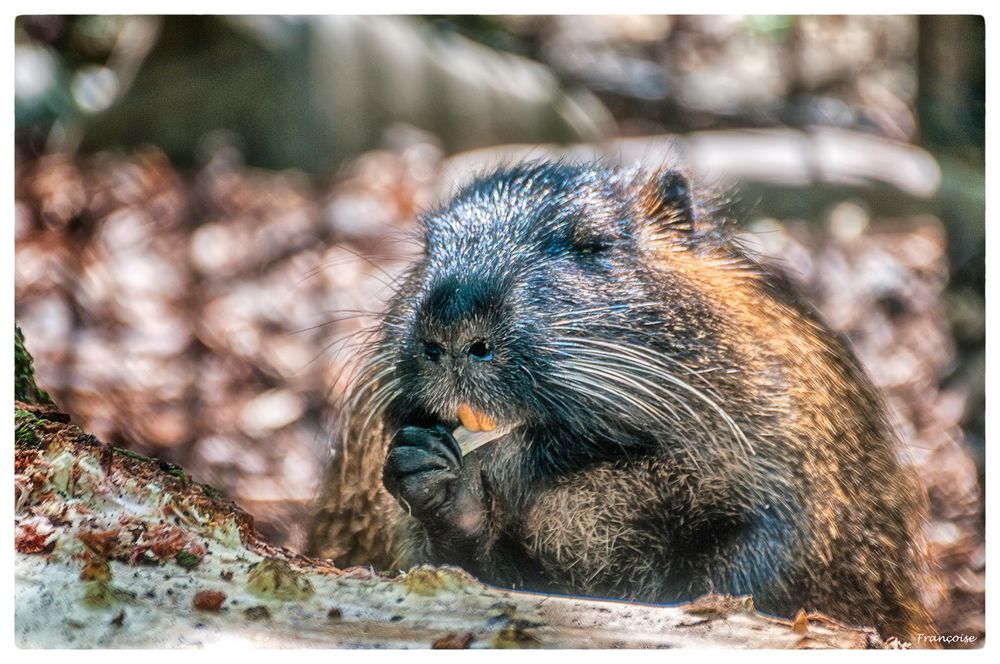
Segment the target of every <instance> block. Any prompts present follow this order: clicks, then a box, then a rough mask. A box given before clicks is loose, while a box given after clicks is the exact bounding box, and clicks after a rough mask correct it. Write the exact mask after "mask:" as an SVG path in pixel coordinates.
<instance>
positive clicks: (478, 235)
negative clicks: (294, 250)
mask: <svg viewBox="0 0 1000 664" xmlns="http://www.w3.org/2000/svg"><path fill="white" fill-rule="evenodd" d="M422 223H423V226H424V232H425V246H426V253H425V255H424V257H423V258H422V259H421V260H420V261H418V262H417V263H416V264H415V265H414V266H413V267H412V268H411V270H410V271H409V272H408V273H407V275H406V277H405V278H404V280H403V281H402V282H401V284H400V287H399V292H398V294H397V296H396V297H395V298H394V299H393V300H392V301H391V302H390V304H389V307H388V311H387V316H386V318H385V319H384V321H383V323H382V326H381V329H380V330H379V331H378V336H377V337H376V340H375V342H374V344H373V346H372V348H371V349H370V352H369V355H368V362H367V364H366V367H365V369H364V371H363V372H362V375H361V376H360V378H359V380H358V381H357V384H356V386H355V391H354V393H353V395H352V397H351V399H350V401H349V403H348V408H347V409H346V414H347V417H346V418H345V422H344V425H343V428H342V429H341V431H342V432H343V433H342V440H343V442H342V447H341V451H340V453H339V455H338V456H337V458H336V460H335V469H334V471H333V475H332V476H331V480H330V482H328V483H327V488H326V490H327V496H326V498H325V499H324V502H325V505H326V508H325V509H326V510H327V514H326V515H325V516H326V518H324V519H320V522H321V523H325V524H326V529H324V530H321V531H314V532H313V533H312V537H311V540H312V548H313V550H314V552H319V551H320V544H321V543H325V544H328V545H331V544H332V547H333V548H332V549H330V548H326V549H323V551H324V552H326V553H333V554H335V555H337V556H338V561H339V562H341V563H362V562H373V563H374V564H377V565H379V566H388V565H396V566H404V567H405V566H408V565H411V564H415V563H420V562H433V563H452V564H458V565H462V566H464V567H466V568H467V569H469V570H470V571H472V572H474V573H475V574H477V575H479V576H480V577H481V578H483V579H484V580H486V581H488V582H492V583H495V584H500V585H507V586H511V587H526V588H533V589H539V590H552V591H558V592H564V593H573V594H586V595H598V596H608V597H619V598H628V599H637V600H645V601H656V602H675V601H681V600H687V599H692V598H694V597H697V596H699V595H701V594H704V593H706V592H710V591H714V592H721V593H732V594H752V595H753V596H754V600H755V603H756V605H757V606H758V608H760V609H761V610H764V611H767V612H771V613H774V614H778V615H785V616H791V615H792V614H794V613H795V612H796V611H797V610H798V609H799V608H805V609H807V610H820V611H824V612H826V613H829V614H832V615H833V616H835V617H838V618H841V619H843V620H845V621H848V622H851V623H858V624H870V625H874V626H876V627H877V628H878V629H879V630H880V631H881V632H882V633H883V634H885V635H896V636H900V637H904V638H912V637H914V636H915V635H916V634H917V633H920V632H923V633H932V631H931V625H930V621H929V618H928V616H927V613H926V611H925V610H924V608H923V606H922V605H921V602H920V599H919V595H920V588H921V575H922V574H924V573H926V563H925V561H924V559H923V557H922V554H921V547H920V545H919V543H918V541H917V533H918V532H919V530H920V527H921V523H920V514H921V504H920V499H919V496H920V491H919V489H918V487H917V485H916V484H915V483H914V480H913V478H911V477H910V476H909V475H908V474H907V473H906V472H904V471H903V470H902V469H901V467H900V466H899V464H898V462H897V459H896V454H897V447H898V445H897V441H896V436H895V434H894V432H893V430H892V427H891V425H890V423H889V421H888V419H887V416H886V411H885V407H884V406H883V404H882V401H881V399H880V397H879V395H878V393H877V392H876V390H875V388H874V387H873V386H872V384H871V382H870V381H869V380H868V378H867V377H866V376H865V374H864V371H863V370H862V369H861V368H860V367H859V365H858V363H857V361H856V359H855V358H854V356H853V355H852V353H851V352H850V351H849V350H848V348H847V346H846V345H845V344H844V343H843V342H842V340H841V339H839V338H838V337H837V336H836V335H835V334H834V333H832V332H831V331H830V330H829V329H827V328H826V327H825V326H824V325H823V324H822V323H821V322H820V321H819V319H818V318H817V316H816V315H815V314H814V313H813V312H812V311H811V310H810V309H809V308H808V307H806V306H805V305H803V304H802V303H800V302H799V301H798V300H797V298H796V296H795V294H794V292H793V291H792V290H791V289H789V288H788V287H787V286H786V285H785V284H784V283H783V282H781V280H780V279H778V278H777V277H775V276H774V275H771V274H769V273H767V272H766V271H765V270H764V269H763V268H761V267H760V266H759V265H757V264H756V263H755V262H754V261H753V260H752V259H751V258H750V257H749V256H747V255H746V253H745V252H744V251H743V250H742V249H741V248H740V247H739V246H738V245H737V244H736V243H735V242H734V241H733V240H732V239H731V238H730V236H729V234H728V233H727V229H726V225H725V224H724V223H723V221H722V213H721V212H720V210H719V209H717V208H716V206H715V203H714V199H713V198H712V197H711V196H709V195H706V194H703V193H700V192H698V191H696V190H693V189H692V188H691V185H690V184H689V179H688V178H686V177H684V176H683V175H682V174H681V173H679V172H678V171H675V170H669V169H665V170H662V171H660V172H658V173H655V174H650V173H646V172H644V171H641V170H639V169H634V170H630V171H621V170H612V169H605V168H603V167H601V166H599V165H594V164H582V165H574V164H566V163H548V162H546V163H530V164H524V165H520V166H515V167H512V168H508V169H502V170H498V171H496V172H493V173H489V174H485V175H483V176H482V177H480V178H478V179H476V180H475V181H474V182H473V183H472V184H470V185H468V186H467V187H465V188H464V189H463V190H462V191H461V192H459V194H458V195H457V196H456V197H455V198H453V199H452V200H451V201H450V202H448V203H447V204H446V205H444V206H443V207H441V208H440V209H438V210H435V211H432V212H430V213H429V214H427V215H425V216H424V217H423V219H422ZM429 338H431V339H436V340H438V341H439V342H440V345H441V347H442V348H445V349H447V350H448V351H449V352H452V353H458V350H457V349H461V348H462V343H464V342H465V340H468V339H474V338H489V339H490V340H493V342H494V343H493V347H494V357H493V359H492V361H490V362H487V363H464V364H463V363H461V362H460V361H459V360H458V359H454V361H453V362H454V363H453V364H450V365H448V366H447V367H443V366H438V364H437V363H430V362H428V361H427V356H426V354H425V346H426V341H427V339H429ZM435 343H437V342H435ZM459 356H460V354H455V355H454V357H455V358H458V357H459ZM448 357H449V358H451V356H450V355H449V356H448ZM449 361H452V360H451V359H449ZM466 402H467V403H471V404H472V405H473V406H475V407H476V408H478V409H481V410H484V411H486V412H488V413H490V414H491V415H492V416H493V417H495V418H496V419H497V420H498V421H499V422H500V423H501V425H503V424H504V423H510V424H512V423H517V424H518V426H517V427H516V428H515V429H514V430H513V431H512V432H511V433H510V434H509V435H507V436H506V437H505V438H503V439H501V440H499V441H496V442H494V443H491V444H489V445H487V446H485V447H483V448H481V449H480V450H478V451H477V452H475V453H473V454H471V455H469V457H467V458H466V459H465V460H464V462H463V463H462V464H461V467H457V468H453V469H451V470H442V471H435V472H439V473H448V472H452V471H453V475H454V476H455V478H457V479H452V478H451V476H448V479H447V481H445V480H441V482H444V483H443V484H442V487H444V488H441V490H440V492H439V493H440V496H438V498H436V499H435V500H438V501H439V502H440V501H441V500H443V501H445V502H444V503H442V505H437V503H434V505H433V507H434V509H435V510H436V511H434V510H430V509H429V508H428V510H425V511H424V512H420V510H419V509H418V510H417V513H416V518H415V517H414V516H413V515H414V509H413V508H414V505H411V504H410V503H409V502H407V499H406V498H407V497H410V496H413V497H412V502H414V503H416V502H419V500H420V497H419V496H415V494H414V491H417V492H419V491H418V490H419V487H416V488H414V486H413V485H412V482H414V481H417V480H419V479H422V478H424V477H427V478H431V477H433V475H420V474H413V475H411V476H409V477H408V478H407V477H403V475H406V473H403V472H401V471H399V470H398V469H399V468H404V469H405V468H409V467H410V466H406V464H407V463H409V464H411V466H412V465H413V464H418V463H424V462H425V460H426V459H429V458H435V459H436V458H437V457H435V456H434V454H438V453H437V452H434V451H433V449H431V448H433V447H434V445H436V444H438V443H433V441H431V442H428V443H427V446H429V447H427V448H426V449H425V448H424V447H422V445H424V444H423V443H421V440H422V439H421V438H420V433H419V432H420V431H421V430H423V431H431V430H432V429H431V427H433V426H435V425H443V428H449V427H450V428H454V425H455V424H456V422H455V416H454V413H455V410H456V408H457V406H458V404H460V403H466ZM406 427H412V429H407V431H411V434H412V440H411V441H410V442H405V441H404V442H403V443H400V440H399V439H400V436H401V434H400V433H399V432H400V431H402V430H404V429H406ZM383 432H386V433H383ZM427 440H428V441H430V438H428V439H427ZM414 441H415V442H414ZM439 442H440V441H439ZM400 445H404V447H405V446H409V447H405V449H404V448H401V447H400ZM434 449H439V448H434ZM440 449H445V448H443V447H441V448H440ZM428 450H430V451H428ZM387 452H388V453H389V456H390V459H389V461H390V462H391V461H392V459H393V458H395V457H393V455H394V454H395V455H396V456H397V457H399V459H401V460H397V462H394V463H395V464H396V465H392V463H390V464H389V465H387V469H388V468H389V467H390V466H392V468H393V469H394V470H392V472H393V473H397V474H399V475H400V478H399V481H398V482H396V481H395V480H392V478H387V482H388V483H389V484H390V486H391V487H392V488H393V492H394V493H395V494H396V495H397V496H399V497H400V500H399V501H396V500H393V498H392V496H390V495H388V494H387V493H386V492H385V491H384V490H383V489H382V488H381V487H380V482H379V481H378V480H379V472H380V470H381V468H382V463H383V460H385V459H386V454H387ZM404 453H405V454H404ZM440 454H444V453H440ZM440 454H439V456H440ZM401 455H402V456H401ZM420 455H423V456H420ZM418 457H419V458H418ZM415 459H416V460H415ZM421 460H424V461H421ZM400 464H402V465H400ZM443 465H447V464H443ZM413 467H416V466H413ZM387 472H389V471H388V470H387ZM390 480H392V481H390ZM403 480H406V481H410V482H411V485H408V486H409V487H410V488H406V487H405V486H402V485H401V484H400V482H402V481H403ZM437 481H438V480H435V482H437ZM393 482H395V483H393ZM428 486H429V484H428ZM455 487H461V488H462V491H463V492H464V493H463V494H462V495H463V496H464V498H462V499H461V500H460V501H459V500H456V499H454V496H455V493H454V492H455ZM428 490H429V491H430V489H428ZM407 491H409V492H410V493H407ZM435 491H437V489H435ZM435 495H437V494H435ZM449 500H451V503H449V502H448V501H449ZM459 503H461V505H465V507H456V505H458V504H459ZM418 507H419V505H418ZM457 512H462V514H457ZM466 512H468V514H466ZM463 515H464V516H468V519H466V521H467V522H468V523H469V524H471V525H470V526H469V527H468V528H465V529H462V528H458V529H455V528H452V527H450V526H448V527H446V526H445V525H442V524H446V523H448V522H449V519H450V518H451V517H453V516H454V517H456V518H458V517H461V516H463Z"/></svg>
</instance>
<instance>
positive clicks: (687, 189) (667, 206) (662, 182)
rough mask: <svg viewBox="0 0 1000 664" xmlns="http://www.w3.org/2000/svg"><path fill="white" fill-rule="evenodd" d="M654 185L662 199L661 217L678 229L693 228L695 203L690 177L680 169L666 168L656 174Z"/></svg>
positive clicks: (660, 206)
mask: <svg viewBox="0 0 1000 664" xmlns="http://www.w3.org/2000/svg"><path fill="white" fill-rule="evenodd" d="M654 186H655V188H656V193H657V195H658V196H659V199H660V205H659V208H660V210H659V212H660V216H661V218H664V220H665V221H668V222H669V223H670V225H671V226H673V227H674V228H676V229H687V230H692V226H693V224H694V204H693V203H692V201H691V185H690V184H689V183H688V179H687V178H686V177H684V175H683V174H682V173H681V172H680V171H677V170H674V169H665V170H662V171H660V172H659V173H657V174H656V176H655V181H654Z"/></svg>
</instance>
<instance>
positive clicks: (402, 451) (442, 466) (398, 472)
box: [382, 426, 462, 520]
mask: <svg viewBox="0 0 1000 664" xmlns="http://www.w3.org/2000/svg"><path fill="white" fill-rule="evenodd" d="M461 472H462V451H461V449H460V448H459V446H458V441H456V440H455V438H454V437H453V436H452V435H451V432H450V431H448V430H447V429H446V428H445V427H443V426H437V427H434V428H433V429H424V428H421V427H412V426H410V427H403V428H402V429H400V430H399V431H397V432H396V435H395V436H393V439H392V444H391V446H390V448H389V454H388V456H387V457H386V459H385V465H384V466H383V467H382V482H383V484H385V488H386V489H387V490H388V491H389V493H391V494H392V495H393V496H395V498H396V500H398V501H400V502H401V503H402V504H403V506H404V507H406V508H407V509H408V510H409V511H410V513H411V514H412V515H413V516H415V517H417V518H418V519H421V520H425V519H427V518H440V517H441V515H442V513H443V512H446V511H447V510H448V508H449V506H450V504H451V503H452V502H453V498H454V496H455V495H456V493H457V488H458V485H459V483H460V481H461V479H460V478H461Z"/></svg>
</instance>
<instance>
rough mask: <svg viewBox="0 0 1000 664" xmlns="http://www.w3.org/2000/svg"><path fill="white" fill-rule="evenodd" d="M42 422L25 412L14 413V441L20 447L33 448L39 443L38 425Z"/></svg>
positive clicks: (17, 411)
mask: <svg viewBox="0 0 1000 664" xmlns="http://www.w3.org/2000/svg"><path fill="white" fill-rule="evenodd" d="M41 423H42V420H40V419H39V418H37V417H35V414H34V413H29V412H28V411H26V410H15V411H14V440H15V442H16V443H17V445H19V446H21V447H35V446H37V445H38V443H39V439H38V425H39V424H41Z"/></svg>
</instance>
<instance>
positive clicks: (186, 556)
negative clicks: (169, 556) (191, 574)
mask: <svg viewBox="0 0 1000 664" xmlns="http://www.w3.org/2000/svg"><path fill="white" fill-rule="evenodd" d="M174 560H175V561H176V562H177V564H178V565H180V566H181V567H183V568H184V569H191V568H192V567H194V566H196V565H197V564H198V563H200V562H201V558H199V557H198V556H196V555H194V554H193V553H191V552H190V551H181V552H180V553H178V554H177V555H176V556H174Z"/></svg>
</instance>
